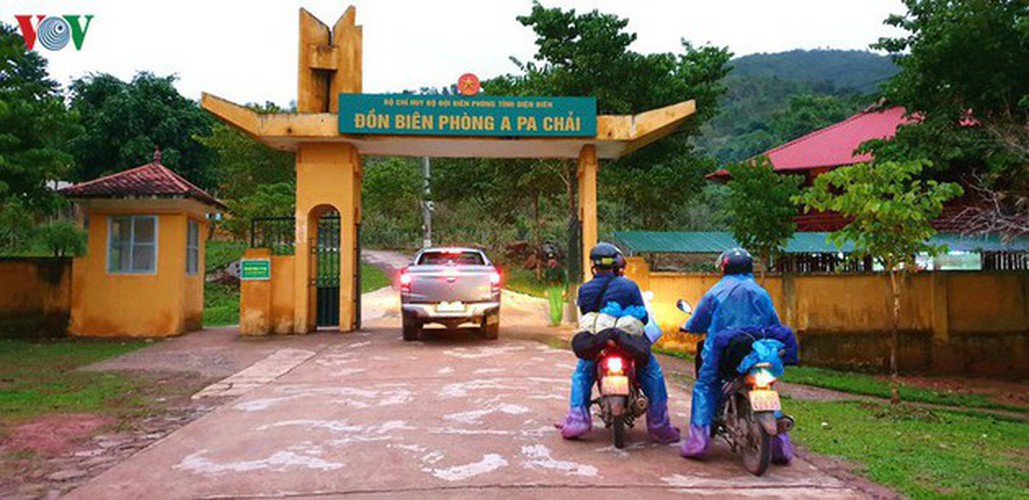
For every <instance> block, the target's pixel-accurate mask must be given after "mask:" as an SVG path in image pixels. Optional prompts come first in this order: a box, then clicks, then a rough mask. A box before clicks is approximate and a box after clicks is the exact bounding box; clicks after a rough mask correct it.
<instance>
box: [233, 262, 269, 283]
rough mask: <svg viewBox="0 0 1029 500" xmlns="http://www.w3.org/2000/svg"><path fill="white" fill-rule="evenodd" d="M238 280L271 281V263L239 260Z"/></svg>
mask: <svg viewBox="0 0 1029 500" xmlns="http://www.w3.org/2000/svg"><path fill="white" fill-rule="evenodd" d="M239 279H241V280H243V281H268V280H270V279H272V261H271V260H269V259H243V260H241V261H240V268H239Z"/></svg>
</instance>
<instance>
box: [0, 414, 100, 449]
mask: <svg viewBox="0 0 1029 500" xmlns="http://www.w3.org/2000/svg"><path fill="white" fill-rule="evenodd" d="M115 421H116V419H114V418H113V417H109V416H105V415H94V414H91V413H71V414H66V415H47V416H45V417H43V418H40V419H37V420H35V421H33V422H30V423H27V424H21V425H18V426H14V427H12V428H11V429H10V430H8V431H6V432H5V434H6V435H7V438H6V439H3V440H0V453H14V454H24V453H26V452H28V453H29V454H33V455H41V456H54V455H59V454H61V453H63V452H65V451H67V450H69V449H71V448H72V447H74V446H76V445H77V444H78V443H80V442H82V441H83V440H85V439H86V438H88V437H90V436H92V435H93V434H96V432H97V431H98V430H99V429H101V428H103V427H106V426H108V425H111V424H112V423H114V422H115Z"/></svg>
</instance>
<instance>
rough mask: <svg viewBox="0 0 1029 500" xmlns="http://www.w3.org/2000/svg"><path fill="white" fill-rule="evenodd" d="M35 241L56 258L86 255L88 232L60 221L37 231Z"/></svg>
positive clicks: (68, 222) (67, 222) (71, 223)
mask: <svg viewBox="0 0 1029 500" xmlns="http://www.w3.org/2000/svg"><path fill="white" fill-rule="evenodd" d="M35 239H36V241H38V242H39V243H40V244H41V245H42V246H44V247H45V248H46V249H47V250H48V251H49V252H50V253H52V254H53V256H54V257H70V256H78V255H82V254H84V253H86V232H85V231H83V230H82V229H80V228H79V227H78V226H77V225H76V224H75V223H74V222H71V221H67V220H60V221H57V222H52V223H50V224H47V225H45V226H41V227H39V228H37V229H36V234H35Z"/></svg>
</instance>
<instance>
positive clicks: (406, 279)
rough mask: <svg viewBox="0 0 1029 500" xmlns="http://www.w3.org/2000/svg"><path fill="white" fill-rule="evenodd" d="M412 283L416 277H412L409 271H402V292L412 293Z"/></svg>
mask: <svg viewBox="0 0 1029 500" xmlns="http://www.w3.org/2000/svg"><path fill="white" fill-rule="evenodd" d="M412 281H414V277H412V276H411V274H410V273H408V272H407V269H404V270H403V271H400V291H401V292H405V293H406V292H410V291H411V282H412Z"/></svg>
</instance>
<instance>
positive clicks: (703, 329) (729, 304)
mask: <svg viewBox="0 0 1029 500" xmlns="http://www.w3.org/2000/svg"><path fill="white" fill-rule="evenodd" d="M780 324H781V323H780V322H779V315H778V314H776V313H775V306H774V305H772V297H771V296H770V295H768V292H766V291H765V289H764V288H761V285H758V284H757V282H756V281H754V275H753V274H729V275H726V276H725V277H723V278H722V279H721V280H720V281H719V282H718V283H716V284H715V286H713V287H711V289H710V290H708V292H707V293H706V294H705V295H704V297H703V298H701V299H700V303H699V304H697V309H696V310H695V311H694V312H693V316H692V317H691V318H690V320H689V321H687V322H686V329H687V330H689V331H691V332H693V333H707V334H708V335H709V336H710V335H713V334H715V333H718V332H721V331H724V330H729V329H732V328H745V327H748V326H776V325H780Z"/></svg>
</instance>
